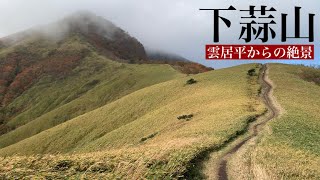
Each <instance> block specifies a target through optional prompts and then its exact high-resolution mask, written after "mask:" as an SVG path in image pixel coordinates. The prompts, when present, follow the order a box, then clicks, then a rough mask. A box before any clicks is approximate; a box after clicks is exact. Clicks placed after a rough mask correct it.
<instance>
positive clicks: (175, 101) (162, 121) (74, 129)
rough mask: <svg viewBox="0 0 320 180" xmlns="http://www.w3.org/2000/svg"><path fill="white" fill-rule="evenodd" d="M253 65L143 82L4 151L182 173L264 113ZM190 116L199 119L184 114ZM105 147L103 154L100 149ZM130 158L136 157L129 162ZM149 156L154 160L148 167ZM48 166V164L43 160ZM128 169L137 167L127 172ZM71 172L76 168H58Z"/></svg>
mask: <svg viewBox="0 0 320 180" xmlns="http://www.w3.org/2000/svg"><path fill="white" fill-rule="evenodd" d="M251 68H256V65H243V66H239V67H234V68H229V69H224V70H217V71H214V72H208V73H204V74H199V75H194V76H192V78H194V79H195V80H196V81H197V83H195V84H191V85H186V81H187V80H189V79H190V78H191V77H184V78H177V79H174V80H171V81H168V82H163V83H160V84H156V85H153V86H150V87H146V88H143V89H141V90H138V91H136V92H134V93H131V94H129V95H127V96H124V97H122V98H120V99H119V100H116V101H114V102H112V103H110V104H107V105H105V106H103V107H101V108H98V109H96V110H93V111H91V112H88V113H86V114H84V115H81V116H79V117H76V118H74V119H72V120H70V121H68V122H66V123H63V124H61V125H58V126H56V127H53V128H51V129H48V130H46V131H43V132H41V133H39V134H37V135H35V136H32V137H30V138H27V139H25V140H22V141H20V142H18V143H16V144H13V145H11V146H8V147H6V148H2V149H1V150H0V155H2V156H7V155H14V154H21V155H34V154H42V153H50V154H52V153H58V152H63V153H76V154H77V153H79V152H81V153H86V154H78V155H76V154H74V156H73V155H71V156H69V155H63V156H61V157H60V158H62V159H65V160H70V161H72V162H73V164H77V163H80V162H85V161H87V160H88V161H93V163H94V162H97V160H98V159H99V157H102V156H103V157H105V158H106V159H105V160H101V159H100V161H102V162H101V163H103V164H107V165H106V166H108V167H109V165H110V167H113V168H112V170H111V171H105V172H104V176H103V177H114V176H120V177H122V178H124V177H130V176H131V175H134V176H136V177H158V178H165V177H169V176H178V175H181V174H182V173H184V172H185V171H186V168H187V165H188V164H189V162H190V161H191V160H192V159H193V158H195V157H196V156H197V154H198V153H200V152H202V151H205V150H206V149H208V148H213V147H214V148H218V147H219V146H220V145H221V144H223V143H224V142H225V141H227V140H228V139H230V138H231V139H232V138H234V137H235V136H237V135H238V134H241V132H242V131H243V130H244V129H246V127H247V123H248V122H249V121H250V120H252V117H254V116H256V115H257V114H260V113H262V112H263V110H264V108H263V106H262V104H261V102H260V101H259V100H258V96H257V95H258V89H259V84H258V83H257V76H253V77H250V76H248V75H247V71H248V70H249V69H251ZM258 69H259V67H257V70H258ZM184 114H185V115H189V114H192V115H193V117H192V118H191V119H189V120H188V119H187V120H183V119H181V120H178V119H177V116H180V115H184ZM8 138H9V139H10V136H8V137H7V139H8ZM97 151H99V152H101V154H100V153H98V154H97V155H95V154H96V152H97ZM90 152H93V153H90ZM99 154H100V155H101V156H100V155H99ZM32 157H33V156H31V157H30V158H31V159H32ZM56 158H57V159H60V158H59V157H56ZM74 158H77V160H76V159H74ZM18 159H19V158H18ZM85 159H86V160H85ZM107 159H108V160H107ZM60 160H61V159H60ZM123 161H125V162H127V161H131V162H132V163H129V164H122V165H121V162H123ZM4 162H7V161H4ZM40 162H42V161H41V160H40V161H39V163H40ZM54 162H56V161H54ZM147 162H150V163H151V162H152V163H151V164H150V165H147V164H145V163H147ZM27 164H28V163H27ZM40 164H41V163H40ZM2 165H3V166H4V164H2ZM43 165H44V164H43ZM40 168H45V167H44V166H42V165H40ZM122 168H134V169H136V170H132V171H123V169H122ZM49 169H50V168H49ZM70 170H71V169H70ZM32 171H34V170H31V171H30V172H32ZM24 173H26V172H25V171H24ZM64 173H69V171H65V172H59V173H58V174H57V173H54V174H55V175H57V176H59V174H60V175H61V174H64ZM77 173H80V174H82V173H81V172H77ZM92 175H93V176H92V177H94V176H96V175H97V174H92ZM71 176H72V175H71ZM97 176H99V175H97Z"/></svg>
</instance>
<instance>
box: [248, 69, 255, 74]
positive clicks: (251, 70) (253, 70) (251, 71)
mask: <svg viewBox="0 0 320 180" xmlns="http://www.w3.org/2000/svg"><path fill="white" fill-rule="evenodd" d="M248 75H249V76H254V75H256V69H250V70H249V71H248Z"/></svg>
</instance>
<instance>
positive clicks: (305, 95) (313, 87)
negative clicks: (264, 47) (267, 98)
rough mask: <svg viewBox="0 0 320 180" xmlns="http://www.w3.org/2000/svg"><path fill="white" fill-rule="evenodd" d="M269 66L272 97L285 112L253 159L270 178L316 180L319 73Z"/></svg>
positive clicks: (319, 149) (319, 147) (319, 161)
mask: <svg viewBox="0 0 320 180" xmlns="http://www.w3.org/2000/svg"><path fill="white" fill-rule="evenodd" d="M269 67H270V72H269V74H270V79H271V80H272V81H273V82H274V84H275V85H276V88H275V91H274V96H275V97H276V98H277V100H278V102H279V103H280V105H281V107H282V108H283V109H284V110H283V111H284V112H283V115H282V116H281V117H279V118H278V119H275V120H274V121H272V122H271V123H270V132H269V133H268V134H267V136H264V138H263V139H262V140H261V142H260V143H259V145H258V148H257V150H256V153H255V156H256V157H254V158H255V159H256V162H257V163H258V165H259V166H260V167H262V168H264V169H266V172H267V174H269V176H270V177H269V178H275V179H319V178H320V169H319V165H320V144H319V139H320V131H319V129H320V114H319V107H320V100H319V97H320V86H319V85H318V84H317V82H318V79H319V78H320V70H319V69H318V70H316V69H312V68H308V67H302V66H293V65H283V64H270V65H269ZM275 157H276V158H275Z"/></svg>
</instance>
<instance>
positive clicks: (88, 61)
mask: <svg viewBox="0 0 320 180" xmlns="http://www.w3.org/2000/svg"><path fill="white" fill-rule="evenodd" d="M179 76H183V75H181V74H180V73H178V72H176V71H175V70H173V69H172V68H171V67H170V66H168V65H130V64H121V63H117V62H114V61H110V60H108V59H106V58H104V57H102V56H98V55H96V54H95V53H92V54H91V55H89V56H87V57H86V58H85V59H84V60H83V61H82V62H81V63H80V65H79V66H78V67H77V68H75V69H74V70H73V71H72V74H71V75H69V76H67V77H65V78H62V79H55V78H52V77H51V76H44V77H42V78H41V79H40V80H39V81H38V82H37V83H36V84H34V85H33V86H32V87H31V88H30V89H28V90H27V91H25V92H24V93H23V94H22V95H20V96H19V97H18V98H16V99H15V100H14V101H13V102H12V103H11V104H10V105H9V106H7V107H6V109H10V108H12V109H14V108H15V109H17V108H18V109H19V108H23V109H24V110H23V111H22V112H21V113H19V114H18V115H17V116H15V117H13V118H12V119H11V120H10V121H8V123H7V125H8V126H10V127H18V128H17V129H15V130H13V131H11V132H9V133H7V134H4V135H2V136H0V147H5V146H7V145H10V144H13V143H16V142H18V141H20V140H22V139H25V138H27V137H30V136H32V135H35V134H37V133H39V132H41V131H43V130H45V129H48V128H51V127H53V126H55V125H58V124H60V123H62V122H65V121H67V120H69V119H72V118H74V117H77V116H79V115H81V114H83V113H85V112H88V111H91V110H93V109H95V108H98V107H100V106H102V105H105V104H107V103H109V102H112V101H114V100H117V99H118V98H120V97H122V96H124V95H127V94H129V93H131V92H134V91H136V90H138V89H140V88H143V87H146V86H150V85H152V84H156V83H159V82H163V81H166V80H170V79H172V78H175V77H179ZM20 126H21V127H20Z"/></svg>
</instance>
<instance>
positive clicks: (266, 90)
mask: <svg viewBox="0 0 320 180" xmlns="http://www.w3.org/2000/svg"><path fill="white" fill-rule="evenodd" d="M267 70H268V67H267V65H263V67H262V70H261V75H260V82H261V85H262V88H263V91H262V98H263V100H264V103H265V105H266V107H267V109H268V113H266V115H265V116H266V117H265V118H264V120H263V121H261V122H259V123H257V124H254V125H253V126H251V127H250V129H249V132H251V134H250V135H249V136H248V137H247V138H245V139H244V140H242V141H240V142H239V143H238V144H236V145H235V146H234V147H233V148H232V149H230V150H229V151H228V152H226V153H225V154H224V155H223V156H222V157H221V159H220V161H219V163H218V168H219V169H218V179H219V180H227V179H228V173H227V164H228V158H229V157H230V156H231V155H232V154H234V153H236V152H237V151H239V149H240V148H241V147H242V146H243V145H244V144H246V143H247V142H248V141H249V140H251V139H252V138H254V137H256V136H257V135H258V134H259V132H260V130H261V128H262V127H263V126H265V125H266V123H267V122H268V121H270V120H272V119H274V118H276V117H277V116H278V115H279V112H280V110H279V109H278V108H277V106H276V105H275V103H274V102H273V99H272V97H271V96H272V94H271V92H272V89H273V86H272V84H271V83H270V82H269V80H268V78H267Z"/></svg>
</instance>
